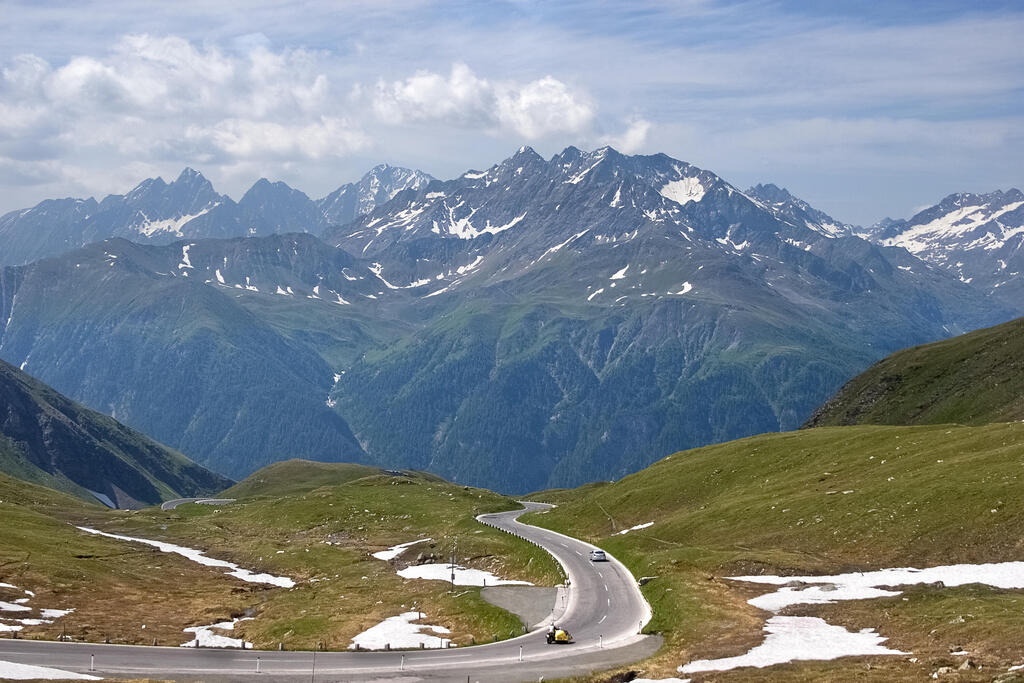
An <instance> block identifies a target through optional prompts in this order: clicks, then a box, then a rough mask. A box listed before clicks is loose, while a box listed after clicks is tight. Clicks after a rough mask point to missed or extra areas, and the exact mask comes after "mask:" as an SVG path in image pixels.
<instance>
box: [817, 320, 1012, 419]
mask: <svg viewBox="0 0 1024 683" xmlns="http://www.w3.org/2000/svg"><path fill="white" fill-rule="evenodd" d="M1022 419H1024V318H1018V319H1017V320H1012V321H1010V322H1008V323H1004V324H1002V325H997V326H995V327H990V328H987V329H984V330H978V331H976V332H971V333H970V334H965V335H962V336H959V337H954V338H952V339H946V340H944V341H940V342H936V343H934V344H926V345H924V346H915V347H913V348H909V349H905V350H903V351H898V352H896V353H894V354H892V355H891V356H889V357H888V358H885V359H884V360H882V361H879V362H878V363H876V364H875V365H873V366H872V367H871V368H869V369H868V370H867V371H865V372H863V373H861V374H860V375H858V376H857V377H855V378H853V379H852V380H850V381H849V382H848V383H847V384H846V385H845V386H844V387H843V388H842V389H841V390H840V391H839V393H837V394H836V395H835V396H834V397H833V398H832V399H830V400H829V401H828V402H827V403H825V405H823V406H822V407H821V408H820V409H819V410H818V411H817V412H816V413H815V414H814V416H813V417H812V418H811V419H810V420H809V421H808V423H807V426H810V427H821V426H829V425H851V424H893V425H895V424H906V425H909V424H949V423H957V424H969V425H980V424H987V423H990V422H1010V421H1013V420H1022Z"/></svg>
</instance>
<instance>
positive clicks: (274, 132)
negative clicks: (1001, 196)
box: [0, 0, 1024, 222]
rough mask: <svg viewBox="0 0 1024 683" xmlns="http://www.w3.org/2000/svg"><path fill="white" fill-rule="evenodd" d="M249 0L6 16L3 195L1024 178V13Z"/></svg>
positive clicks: (934, 195)
mask: <svg viewBox="0 0 1024 683" xmlns="http://www.w3.org/2000/svg"><path fill="white" fill-rule="evenodd" d="M233 4H234V0H227V5H226V6H218V11H216V12H214V11H212V10H211V9H210V8H209V5H208V3H200V2H193V1H192V0H182V2H181V3H178V4H176V5H175V7H174V8H173V12H172V11H171V9H168V8H163V7H161V6H148V7H145V8H143V7H141V6H140V5H139V4H138V3H133V2H129V1H128V0H107V1H106V2H102V3H100V2H95V3H91V2H89V1H88V0H87V1H86V2H85V3H83V4H80V5H78V6H76V7H74V8H66V9H62V8H58V7H49V6H46V5H36V4H30V3H27V2H26V3H24V4H21V3H19V2H18V1H17V0H15V1H14V2H13V3H12V4H11V5H10V6H9V7H7V8H5V14H6V15H7V16H6V17H5V19H7V21H6V22H5V25H4V26H2V27H0V36H2V37H3V40H0V67H2V72H0V76H2V77H0V211H2V210H9V209H14V208H17V207H21V206H26V205H30V204H32V203H35V202H36V201H38V200H39V199H42V198H43V197H46V196H58V195H60V196H64V195H68V194H79V195H81V194H91V193H95V194H103V193H106V192H112V191H124V190H126V189H127V188H129V187H131V186H132V185H133V184H134V183H135V182H137V181H138V180H139V179H140V178H142V177H145V176H148V175H155V174H164V175H174V174H176V172H177V171H178V170H179V169H180V168H181V167H182V166H184V165H192V166H196V167H198V168H200V169H202V170H203V171H204V173H206V174H208V175H210V176H211V177H212V178H213V180H214V181H215V182H216V183H217V185H218V188H219V189H223V190H226V191H229V192H231V193H232V194H238V193H240V192H241V191H243V190H244V189H245V186H247V185H248V184H250V183H251V182H252V181H253V180H254V179H255V178H256V177H258V176H260V175H266V176H269V177H273V178H280V179H283V180H286V181H287V182H289V183H291V184H294V185H296V186H298V187H300V188H302V189H304V190H306V191H307V192H310V193H312V194H317V193H326V192H328V191H330V190H331V189H333V188H334V187H336V186H337V185H339V184H341V183H342V182H347V181H349V180H352V179H354V178H355V177H358V176H359V175H360V174H361V173H362V172H363V171H364V170H365V169H366V168H367V167H369V166H370V165H373V164H374V163H377V162H380V161H388V162H390V163H400V164H404V165H410V166H420V167H422V168H423V170H426V171H428V172H431V173H434V174H436V175H439V176H441V177H446V176H447V177H450V176H454V175H457V174H459V173H460V172H461V171H463V170H465V169H467V168H471V167H483V166H487V165H490V164H491V163H493V162H494V161H496V160H497V159H499V158H501V157H503V156H506V155H507V154H508V153H510V152H511V151H512V150H514V149H515V148H516V147H518V146H519V145H520V144H523V143H529V144H532V145H534V146H535V147H537V149H538V150H540V151H541V152H542V153H553V152H556V151H558V150H560V149H561V148H563V147H565V146H567V145H569V144H574V145H577V146H581V147H596V146H599V145H602V144H611V145H613V146H615V147H617V148H619V149H621V150H622V151H624V152H627V153H648V152H658V151H664V152H667V153H669V154H672V155H674V156H677V157H680V158H683V159H685V160H687V161H691V162H693V163H696V164H698V165H701V166H704V167H707V168H710V169H712V170H714V171H716V172H719V173H721V174H723V175H725V176H726V177H727V178H728V179H729V180H731V181H732V182H735V183H737V184H745V183H753V182H758V181H774V182H777V183H780V184H786V185H789V186H790V189H791V190H793V191H794V192H796V193H797V194H800V195H802V196H804V197H805V198H807V199H808V200H810V201H812V203H816V204H819V205H821V206H822V208H825V209H826V210H830V211H832V212H834V213H836V214H837V216H838V217H840V218H842V219H844V220H854V221H861V222H867V221H870V220H874V219H877V218H879V217H880V216H881V215H882V214H883V213H894V214H896V215H901V214H902V213H905V212H906V211H907V210H909V209H910V208H911V207H913V206H918V205H921V204H926V203H929V202H932V201H935V200H936V199H938V198H939V197H941V196H942V195H943V194H945V193H947V192H950V191H956V190H991V189H994V188H995V187H998V186H1003V187H1005V186H1007V185H1009V184H1020V183H1022V182H1024V178H1021V177H1020V176H1019V173H1020V165H1019V159H1020V157H1021V153H1022V152H1024V135H1022V134H1021V133H1020V131H1021V130H1024V127H1022V126H1021V124H1022V123H1024V115H1022V114H1021V112H1022V111H1024V95H1022V93H1024V54H1022V53H1021V51H1020V49H1019V47H1018V36H1019V35H1020V34H1021V33H1022V32H1024V13H1021V12H1013V11H1008V10H1005V9H1001V8H996V9H992V10H988V9H986V7H985V6H984V5H978V6H975V7H973V8H971V9H970V10H967V9H964V8H962V7H960V6H959V5H957V4H956V3H945V2H939V3H934V4H932V5H929V7H928V8H926V9H922V8H921V7H920V6H919V5H912V4H906V5H905V6H904V5H903V4H901V3H900V2H894V3H890V4H889V5H887V6H886V10H885V11H884V12H874V11H873V12H870V13H867V14H865V15H864V16H858V15H857V13H856V11H854V10H844V14H843V15H833V14H829V13H828V12H829V10H828V9H824V10H821V11H820V12H819V13H815V10H814V9H813V8H812V7H810V6H805V5H803V4H802V3H788V2H784V1H782V0H778V1H772V0H769V1H768V2H740V3H734V2H724V1H723V2H719V1H716V0H693V1H692V2H685V3H664V2H660V1H659V0H638V2H635V3H623V4H618V3H613V4H605V3H596V2H582V1H575V0H569V1H568V2H565V3H538V2H533V1H532V0H515V1H509V2H496V3H485V4H476V3H468V4H466V3H460V2H441V1H432V0H395V2H391V3H386V4H380V3H373V2H369V1H368V0H367V1H366V2H362V1H358V2H351V3H345V4H344V5H342V6H339V5H337V4H336V3H320V2H316V1H315V0H305V1H303V2H301V3H292V4H283V5H282V4H278V3H266V4H252V3H238V4H237V6H232V5H233ZM221 7H223V9H221ZM837 11H838V10H837ZM112 32H113V33H112ZM111 35H114V36H115V37H114V38H113V39H111V38H110V36H111Z"/></svg>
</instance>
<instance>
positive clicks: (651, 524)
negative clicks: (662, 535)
mask: <svg viewBox="0 0 1024 683" xmlns="http://www.w3.org/2000/svg"><path fill="white" fill-rule="evenodd" d="M649 526H654V522H644V523H643V524H637V525H636V526H631V527H629V528H628V529H623V530H622V531H620V532H619V535H620V536H624V535H625V534H628V533H629V532H630V531H640V529H646V528H647V527H649Z"/></svg>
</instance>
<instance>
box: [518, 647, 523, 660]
mask: <svg viewBox="0 0 1024 683" xmlns="http://www.w3.org/2000/svg"><path fill="white" fill-rule="evenodd" d="M519 661H520V662H521V661H523V646H522V645H520V646H519Z"/></svg>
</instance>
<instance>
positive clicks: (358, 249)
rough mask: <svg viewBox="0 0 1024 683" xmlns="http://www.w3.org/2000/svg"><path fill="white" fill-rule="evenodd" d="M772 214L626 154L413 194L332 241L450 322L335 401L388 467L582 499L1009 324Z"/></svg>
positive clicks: (948, 285)
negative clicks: (658, 456) (564, 489)
mask: <svg viewBox="0 0 1024 683" xmlns="http://www.w3.org/2000/svg"><path fill="white" fill-rule="evenodd" d="M759 191H761V192H762V193H764V194H766V195H767V190H765V188H764V187H762V188H761V190H759ZM779 192H780V193H781V192H782V191H779ZM786 197H789V200H790V201H791V202H796V201H798V200H795V199H794V198H792V197H791V196H790V195H788V193H787V194H786ZM769 199H771V200H772V201H769ZM775 199H777V197H768V198H766V199H760V198H758V197H757V196H747V195H746V194H745V193H742V192H740V191H738V190H736V189H735V188H734V187H732V186H731V185H729V184H728V183H726V182H725V181H724V180H722V179H721V178H718V177H717V176H715V175H714V174H713V173H710V172H709V171H705V170H701V169H698V168H695V167H693V166H691V165H689V164H686V163H684V162H681V161H678V160H675V159H671V158H670V157H667V156H665V155H655V156H651V157H626V156H623V155H621V154H618V153H617V152H615V151H614V150H612V149H609V148H605V149H601V150H597V151H595V152H591V153H586V152H581V151H580V150H576V149H574V148H569V149H567V150H566V151H564V152H563V153H562V154H560V155H556V156H555V157H553V158H552V159H551V160H550V161H545V160H544V159H542V158H541V157H539V156H538V155H537V154H536V153H534V152H533V150H530V149H529V148H523V149H521V150H520V151H519V152H518V153H517V154H515V155H514V156H513V157H511V158H509V159H507V160H505V161H503V162H502V163H500V164H497V165H495V166H493V167H491V168H490V169H488V170H486V171H471V172H469V173H466V174H464V175H463V176H462V177H460V178H457V179H455V180H452V181H448V182H444V183H441V182H433V183H431V184H430V185H429V186H427V187H425V188H422V189H421V190H419V191H418V192H405V193H401V194H399V195H397V196H396V197H395V198H394V199H393V200H392V201H391V202H389V203H388V204H385V205H383V206H381V207H378V208H377V209H375V210H374V211H373V212H371V213H370V214H368V215H367V216H365V217H363V218H361V219H359V220H357V221H355V222H354V223H352V224H351V225H349V226H345V227H343V228H338V229H336V230H334V231H332V232H329V233H328V234H327V236H326V237H327V239H330V240H331V241H332V242H334V243H337V244H338V245H339V246H340V247H341V248H343V249H346V250H348V251H350V252H351V253H353V254H356V255H362V256H364V257H366V258H367V259H369V260H373V261H374V269H375V273H376V274H377V275H378V277H380V278H381V279H382V280H384V281H385V282H386V283H389V284H390V285H391V286H393V287H396V288H402V290H403V291H405V292H408V293H412V294H414V295H416V296H419V297H421V300H422V301H423V302H424V304H425V305H426V304H427V302H430V303H429V305H431V306H439V307H445V306H447V307H449V308H447V309H445V310H448V311H450V312H448V313H446V314H444V315H443V316H440V317H438V316H436V315H435V317H434V318H433V319H432V320H430V321H428V322H427V323H426V325H425V326H424V328H423V329H420V330H417V332H416V334H415V337H409V338H403V339H400V340H398V341H396V342H394V343H393V344H392V345H390V346H389V347H388V348H387V349H386V350H383V351H381V352H371V353H368V354H366V355H364V356H360V357H359V358H357V359H356V362H355V364H354V365H353V366H351V367H349V368H348V369H347V371H346V373H345V375H344V376H343V377H342V378H341V380H340V382H339V384H338V386H337V388H336V391H335V392H334V393H333V394H332V398H333V399H335V400H337V402H338V407H339V410H341V412H342V414H344V415H345V417H346V419H347V421H348V422H349V423H350V425H352V428H353V430H354V432H355V433H356V435H357V436H358V438H359V440H360V442H361V443H362V444H363V446H364V448H365V449H366V450H367V452H368V454H369V455H370V457H371V458H374V459H375V460H377V461H383V462H402V463H403V464H406V465H408V466H412V467H419V468H425V469H430V470H432V471H436V472H439V473H441V474H442V475H444V476H448V477H452V478H455V479H457V480H460V481H470V482H474V483H479V484H486V485H490V486H495V487H498V488H499V489H501V490H515V487H522V488H528V487H535V488H538V487H542V486H545V485H568V484H574V483H579V482H581V481H584V480H586V479H587V478H592V477H594V476H598V475H597V473H598V472H600V473H602V475H603V476H611V477H618V476H622V475H624V474H627V473H628V472H630V471H633V470H635V469H637V468H639V467H642V466H644V465H645V464H647V462H649V460H648V458H649V457H650V453H652V452H658V451H659V450H660V451H662V452H664V451H670V450H673V449H675V448H679V447H689V446H697V445H701V444H705V443H709V442H714V441H720V440H727V439H730V438H735V437H737V436H740V435H745V434H751V433H756V432H760V431H773V430H777V429H780V428H781V429H791V428H795V427H797V426H798V425H799V424H800V423H801V422H802V421H803V419H804V418H803V417H801V416H806V415H808V414H809V413H810V412H811V411H812V410H813V409H814V407H815V406H817V405H820V403H821V401H823V400H824V399H825V398H826V397H827V396H828V390H829V388H831V387H836V386H838V383H839V382H840V381H841V380H840V379H839V378H841V377H843V376H848V375H849V374H850V373H851V372H853V373H855V372H856V371H857V370H856V368H858V367H860V368H863V367H866V366H867V365H868V364H869V363H870V362H871V361H872V360H875V359H877V358H878V357H879V355H881V354H882V353H884V352H886V351H887V350H894V349H896V348H900V347H901V346H903V345H905V342H906V341H907V340H910V339H920V340H922V341H923V340H928V339H936V338H941V337H943V336H946V335H947V334H949V333H950V332H955V331H959V330H964V329H970V328H972V327H974V326H976V325H977V324H978V323H983V322H984V321H998V320H1002V319H1005V318H1006V317H1009V315H1010V313H1009V311H1007V310H1006V309H1001V308H1000V306H999V305H997V304H994V303H993V302H988V301H986V300H985V297H984V296H983V295H981V294H980V293H977V292H975V291H974V290H972V289H971V288H970V287H969V286H967V285H964V284H963V283H961V282H957V281H955V280H954V279H953V278H951V277H950V276H949V275H948V274H946V273H944V272H942V271H941V270H939V269H936V268H933V267H930V266H928V265H927V264H925V263H923V262H921V261H920V260H918V259H916V258H914V257H912V256H910V255H908V254H907V253H906V252H905V251H903V250H900V249H888V248H882V247H879V246H877V245H873V244H871V243H869V242H867V241H865V240H863V239H861V238H859V237H857V236H855V235H853V234H850V232H851V230H850V229H849V226H837V224H836V222H835V221H832V220H831V219H829V218H828V217H827V216H826V215H825V214H822V213H821V212H817V211H815V210H813V209H812V208H810V207H808V206H806V205H803V206H802V208H800V207H798V208H799V213H794V211H793V209H791V207H789V206H784V205H782V203H781V202H776V201H774V200H775ZM410 461H411V462H410ZM509 462H513V463H515V465H516V466H515V468H514V469H512V470H508V469H507V465H506V463H509ZM520 490H521V489H520Z"/></svg>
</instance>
